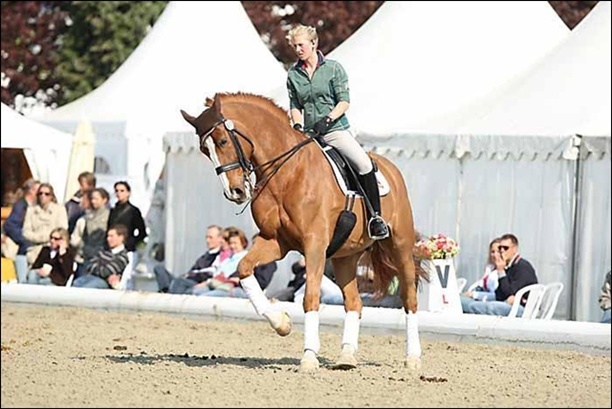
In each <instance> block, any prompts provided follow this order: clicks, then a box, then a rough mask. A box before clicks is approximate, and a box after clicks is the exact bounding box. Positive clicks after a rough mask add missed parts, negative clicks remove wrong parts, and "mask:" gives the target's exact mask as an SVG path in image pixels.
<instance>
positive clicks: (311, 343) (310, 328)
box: [304, 311, 321, 354]
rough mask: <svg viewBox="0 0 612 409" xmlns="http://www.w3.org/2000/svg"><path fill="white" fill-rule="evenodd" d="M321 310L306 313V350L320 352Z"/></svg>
mask: <svg viewBox="0 0 612 409" xmlns="http://www.w3.org/2000/svg"><path fill="white" fill-rule="evenodd" d="M320 346H321V341H320V340H319V311H309V312H307V313H306V314H304V350H311V351H313V352H314V353H315V354H318V353H319V347H320Z"/></svg>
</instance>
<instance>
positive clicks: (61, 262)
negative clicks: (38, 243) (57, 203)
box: [28, 227, 75, 286]
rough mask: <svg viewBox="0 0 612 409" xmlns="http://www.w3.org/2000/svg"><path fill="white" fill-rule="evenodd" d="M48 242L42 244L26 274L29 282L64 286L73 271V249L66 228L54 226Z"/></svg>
mask: <svg viewBox="0 0 612 409" xmlns="http://www.w3.org/2000/svg"><path fill="white" fill-rule="evenodd" d="M49 239H50V242H49V244H48V245H46V246H43V248H42V249H41V250H40V253H38V257H36V260H35V261H34V264H32V269H31V270H30V272H29V274H28V283H29V284H55V285H59V286H65V285H66V283H67V282H68V279H69V278H70V276H71V275H72V274H73V272H74V266H75V264H74V250H73V249H72V248H70V240H69V236H68V230H67V229H65V228H63V227H58V228H55V229H53V230H52V231H51V234H50V235H49Z"/></svg>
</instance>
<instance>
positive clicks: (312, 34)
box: [285, 24, 319, 44]
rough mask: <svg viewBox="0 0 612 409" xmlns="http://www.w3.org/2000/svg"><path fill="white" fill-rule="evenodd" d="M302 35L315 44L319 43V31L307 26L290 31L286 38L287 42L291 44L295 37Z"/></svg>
mask: <svg viewBox="0 0 612 409" xmlns="http://www.w3.org/2000/svg"><path fill="white" fill-rule="evenodd" d="M302 35H303V36H306V38H307V39H308V40H309V41H314V42H315V43H317V42H318V41H319V36H318V35H317V29H316V28H314V27H312V26H305V25H303V24H300V25H298V26H295V27H293V28H292V29H291V30H289V32H288V33H287V35H286V36H285V38H286V39H287V42H288V43H289V44H291V41H293V39H294V38H295V37H299V36H302Z"/></svg>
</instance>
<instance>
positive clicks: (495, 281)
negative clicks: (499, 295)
mask: <svg viewBox="0 0 612 409" xmlns="http://www.w3.org/2000/svg"><path fill="white" fill-rule="evenodd" d="M500 241H501V240H500V239H499V238H496V239H493V241H491V243H489V256H488V258H487V265H486V266H485V271H484V275H483V276H482V278H481V279H480V280H478V281H477V282H476V283H474V284H473V285H475V287H474V288H473V290H470V291H466V292H464V293H463V294H461V297H460V298H461V308H462V309H463V312H464V313H470V312H471V310H470V306H471V304H472V303H473V302H474V301H494V300H495V299H496V296H495V290H497V286H498V285H499V276H498V274H497V267H496V265H495V256H496V255H497V254H499V243H500ZM473 285H472V286H473ZM472 286H470V287H472Z"/></svg>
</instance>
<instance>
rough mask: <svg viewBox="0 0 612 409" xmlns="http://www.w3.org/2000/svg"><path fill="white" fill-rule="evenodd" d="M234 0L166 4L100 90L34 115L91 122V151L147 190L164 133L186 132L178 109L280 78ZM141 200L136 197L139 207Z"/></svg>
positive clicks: (196, 107)
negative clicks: (157, 17)
mask: <svg viewBox="0 0 612 409" xmlns="http://www.w3.org/2000/svg"><path fill="white" fill-rule="evenodd" d="M285 77H286V74H285V70H284V68H283V67H282V64H281V63H280V62H278V61H277V60H276V59H275V57H274V56H273V54H272V53H271V52H270V51H269V50H268V48H267V47H266V45H265V44H264V42H263V41H262V39H261V38H260V36H259V34H258V33H257V30H256V29H255V27H254V26H253V24H252V23H251V21H250V19H249V17H248V15H247V14H246V12H245V10H244V8H243V7H242V5H241V3H240V2H238V1H229V2H218V1H192V2H178V1H171V2H169V3H168V5H167V6H166V8H165V9H164V11H163V13H162V14H161V15H160V17H159V19H158V20H157V22H156V23H155V25H154V26H153V28H152V29H151V31H150V32H149V33H148V34H147V36H146V37H145V39H144V40H143V41H142V42H141V44H139V45H138V47H137V48H136V49H135V50H134V52H133V53H132V54H131V55H130V56H129V57H128V59H127V60H126V61H125V63H123V64H122V65H121V66H120V67H119V69H117V71H116V72H114V73H113V74H112V75H111V77H110V78H109V79H108V80H107V81H106V82H104V83H103V84H102V85H101V86H100V87H98V88H97V89H95V90H94V91H92V92H91V93H89V94H87V95H85V96H84V97H82V98H79V99H78V100H76V101H74V102H72V103H69V104H67V105H65V106H62V107H59V108H58V109H56V110H53V111H47V112H44V113H40V112H39V113H37V114H35V115H36V119H38V120H40V121H43V122H45V123H49V124H51V125H53V126H57V127H59V128H60V129H64V130H69V131H71V132H74V129H75V128H76V126H77V124H78V122H79V121H80V120H81V119H88V120H89V121H91V123H92V126H93V128H94V133H95V137H96V148H95V150H96V156H97V157H102V158H103V159H104V161H106V162H107V163H108V165H109V168H110V171H109V173H110V174H112V175H118V177H119V175H121V177H124V176H123V175H127V177H129V178H130V180H131V183H132V185H133V186H135V185H141V186H143V189H144V190H146V191H147V192H148V193H149V194H150V193H151V192H152V190H153V187H154V185H155V181H156V180H157V178H158V177H159V175H160V173H161V169H162V166H163V162H164V155H163V151H162V137H163V135H164V133H166V132H170V131H177V130H185V131H186V130H189V129H190V126H189V124H187V123H186V122H185V121H184V119H183V118H182V116H181V114H180V110H181V109H184V110H186V111H187V112H190V113H191V114H192V115H198V114H199V113H200V112H201V111H202V109H203V108H204V101H205V99H206V97H212V96H214V94H215V93H217V92H238V91H242V92H253V93H258V94H264V95H265V94H266V93H267V92H268V90H270V89H274V88H275V87H277V86H279V85H280V84H283V83H284V82H285ZM148 202H149V197H146V198H141V199H140V201H139V203H138V204H139V205H140V206H141V209H143V208H145V209H146V208H147V207H148Z"/></svg>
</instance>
